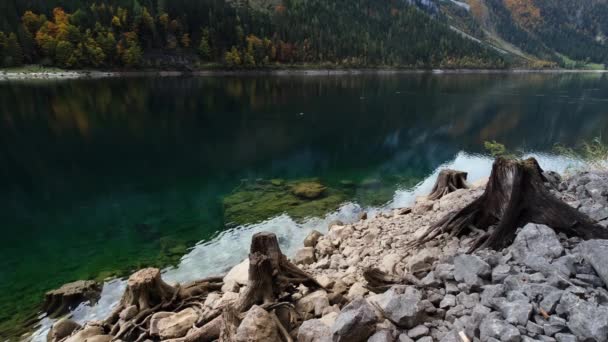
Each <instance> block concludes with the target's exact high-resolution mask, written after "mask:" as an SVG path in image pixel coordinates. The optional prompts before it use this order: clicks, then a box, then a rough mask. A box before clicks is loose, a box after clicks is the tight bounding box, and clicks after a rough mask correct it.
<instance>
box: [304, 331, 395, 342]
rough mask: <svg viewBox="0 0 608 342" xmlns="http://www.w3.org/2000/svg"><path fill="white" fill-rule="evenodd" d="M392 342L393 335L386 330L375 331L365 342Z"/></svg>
mask: <svg viewBox="0 0 608 342" xmlns="http://www.w3.org/2000/svg"><path fill="white" fill-rule="evenodd" d="M393 341H395V339H394V338H393V334H392V333H391V332H390V331H388V330H386V329H383V330H378V331H376V332H375V333H374V334H373V335H372V336H371V337H370V338H369V339H368V340H367V342H393ZM298 342H299V341H298Z"/></svg>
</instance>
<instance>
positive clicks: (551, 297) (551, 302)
mask: <svg viewBox="0 0 608 342" xmlns="http://www.w3.org/2000/svg"><path fill="white" fill-rule="evenodd" d="M563 293H564V291H562V290H558V289H556V290H555V291H553V292H551V293H548V294H545V295H544V296H543V299H542V300H541V302H540V308H541V309H543V310H545V311H546V312H547V313H549V314H551V313H553V312H555V307H556V306H557V304H558V303H559V300H560V299H561V298H562V294H563Z"/></svg>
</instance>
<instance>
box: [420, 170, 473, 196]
mask: <svg viewBox="0 0 608 342" xmlns="http://www.w3.org/2000/svg"><path fill="white" fill-rule="evenodd" d="M466 188H468V185H467V173H466V172H462V171H455V170H441V172H439V176H438V177H437V181H436V182H435V185H434V186H433V190H431V193H430V194H429V196H428V199H430V200H433V201H434V200H438V199H440V198H442V197H443V196H445V195H447V194H449V193H450V192H454V191H456V190H458V189H466Z"/></svg>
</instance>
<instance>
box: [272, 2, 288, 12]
mask: <svg viewBox="0 0 608 342" xmlns="http://www.w3.org/2000/svg"><path fill="white" fill-rule="evenodd" d="M286 10H287V7H285V5H283V4H278V5H276V6H275V7H274V11H275V12H276V13H277V14H283V13H285V11H286Z"/></svg>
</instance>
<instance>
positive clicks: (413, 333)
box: [407, 325, 430, 339]
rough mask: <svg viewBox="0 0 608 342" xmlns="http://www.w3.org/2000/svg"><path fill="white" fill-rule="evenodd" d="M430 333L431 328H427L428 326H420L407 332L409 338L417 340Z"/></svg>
mask: <svg viewBox="0 0 608 342" xmlns="http://www.w3.org/2000/svg"><path fill="white" fill-rule="evenodd" d="M429 331H430V330H429V328H427V327H426V326H424V325H418V326H416V327H415V328H413V329H410V330H409V331H408V332H407V336H409V337H411V338H413V339H417V338H419V337H421V336H426V335H428V334H429Z"/></svg>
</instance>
